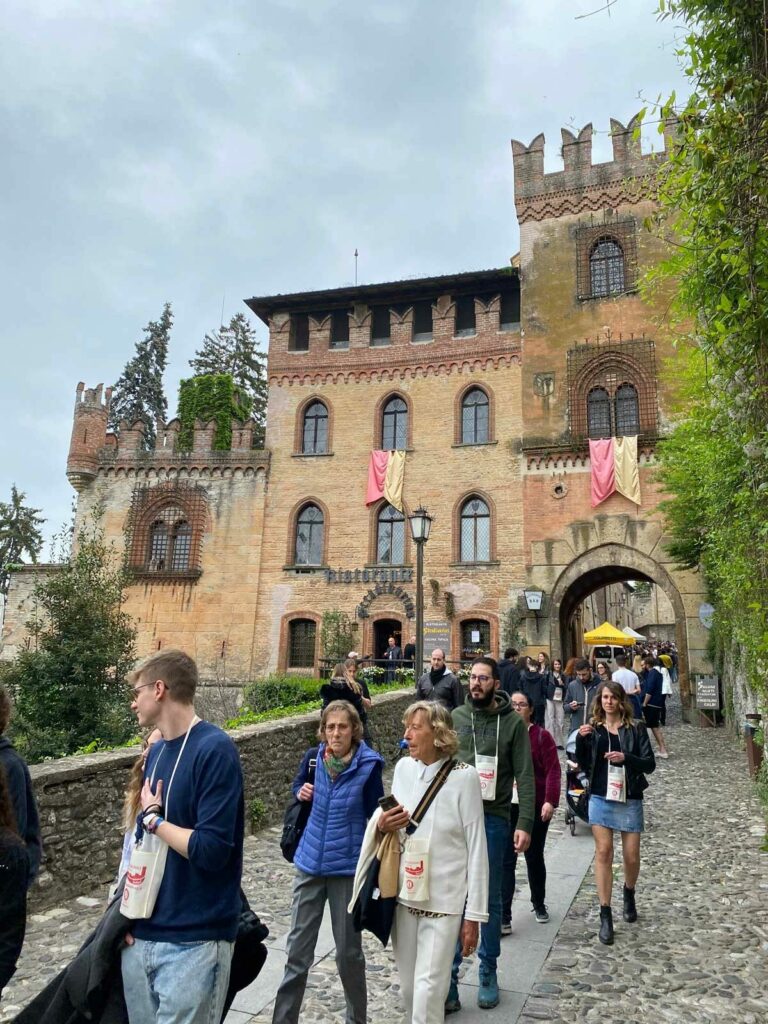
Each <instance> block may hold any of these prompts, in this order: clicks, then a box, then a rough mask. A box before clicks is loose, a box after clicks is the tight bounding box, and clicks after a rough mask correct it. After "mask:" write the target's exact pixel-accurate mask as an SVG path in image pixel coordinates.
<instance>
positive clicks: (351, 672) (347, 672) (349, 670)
mask: <svg viewBox="0 0 768 1024" xmlns="http://www.w3.org/2000/svg"><path fill="white" fill-rule="evenodd" d="M343 668H344V678H345V679H346V680H347V682H348V683H349V685H350V686H351V687H352V689H353V690H354V691H355V693H356V694H357V695H358V697H361V696H362V694H363V688H362V686H361V685H360V683H358V681H357V680H356V679H355V669H356V668H357V662H356V661H355V659H354V658H347V660H346V661H345V662H344V666H343Z"/></svg>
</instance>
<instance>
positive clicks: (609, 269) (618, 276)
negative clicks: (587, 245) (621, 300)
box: [589, 237, 625, 298]
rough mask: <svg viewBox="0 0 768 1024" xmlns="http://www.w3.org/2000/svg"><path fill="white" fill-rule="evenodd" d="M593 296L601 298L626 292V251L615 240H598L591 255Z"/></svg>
mask: <svg viewBox="0 0 768 1024" xmlns="http://www.w3.org/2000/svg"><path fill="white" fill-rule="evenodd" d="M589 274H590V279H591V282H592V296H593V297H594V298H601V297H605V296H608V295H619V294H621V292H623V291H624V276H625V275H624V250H623V249H622V248H621V246H620V245H619V243H618V242H617V241H615V240H614V239H613V238H609V237H604V238H598V240H597V241H596V242H595V244H594V246H593V247H592V251H591V252H590V254H589Z"/></svg>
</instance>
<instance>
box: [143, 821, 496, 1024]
mask: <svg viewBox="0 0 768 1024" xmlns="http://www.w3.org/2000/svg"><path fill="white" fill-rule="evenodd" d="M485 841H486V843H487V845H488V923H487V924H481V925H480V950H479V956H480V974H481V975H482V974H485V973H487V972H488V971H495V970H496V961H497V960H498V959H499V953H500V952H501V883H502V879H503V877H504V854H505V852H506V849H507V845H508V843H509V822H508V821H505V819H504V818H500V817H499V816H498V815H496V814H487V813H486V814H485ZM460 965H461V939H459V942H458V944H457V946H456V956H455V957H454V958H453V971H452V978H453V980H454V981H455V982H457V981H458V979H459V967H460ZM131 1024H133V1022H131Z"/></svg>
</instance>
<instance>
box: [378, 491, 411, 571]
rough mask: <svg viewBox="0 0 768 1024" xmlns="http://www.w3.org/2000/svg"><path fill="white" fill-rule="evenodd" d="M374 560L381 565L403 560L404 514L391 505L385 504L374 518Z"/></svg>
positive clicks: (393, 563)
mask: <svg viewBox="0 0 768 1024" xmlns="http://www.w3.org/2000/svg"><path fill="white" fill-rule="evenodd" d="M376 561H377V562H379V563H380V564H382V565H402V564H403V562H404V561H405V516H404V515H403V513H402V512H398V510H397V509H396V508H394V507H393V506H392V505H385V506H384V507H383V508H382V510H381V511H380V512H379V515H378V518H377V520H376Z"/></svg>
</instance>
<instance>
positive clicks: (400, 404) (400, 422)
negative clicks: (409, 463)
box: [381, 396, 408, 452]
mask: <svg viewBox="0 0 768 1024" xmlns="http://www.w3.org/2000/svg"><path fill="white" fill-rule="evenodd" d="M407 444H408V406H407V405H406V404H405V402H404V401H403V399H402V398H399V397H398V396H395V397H394V398H390V400H389V401H388V402H387V404H386V405H385V406H384V412H383V413H382V417H381V448H382V451H385V452H391V451H395V450H402V449H404V448H405V447H406V446H407Z"/></svg>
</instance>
